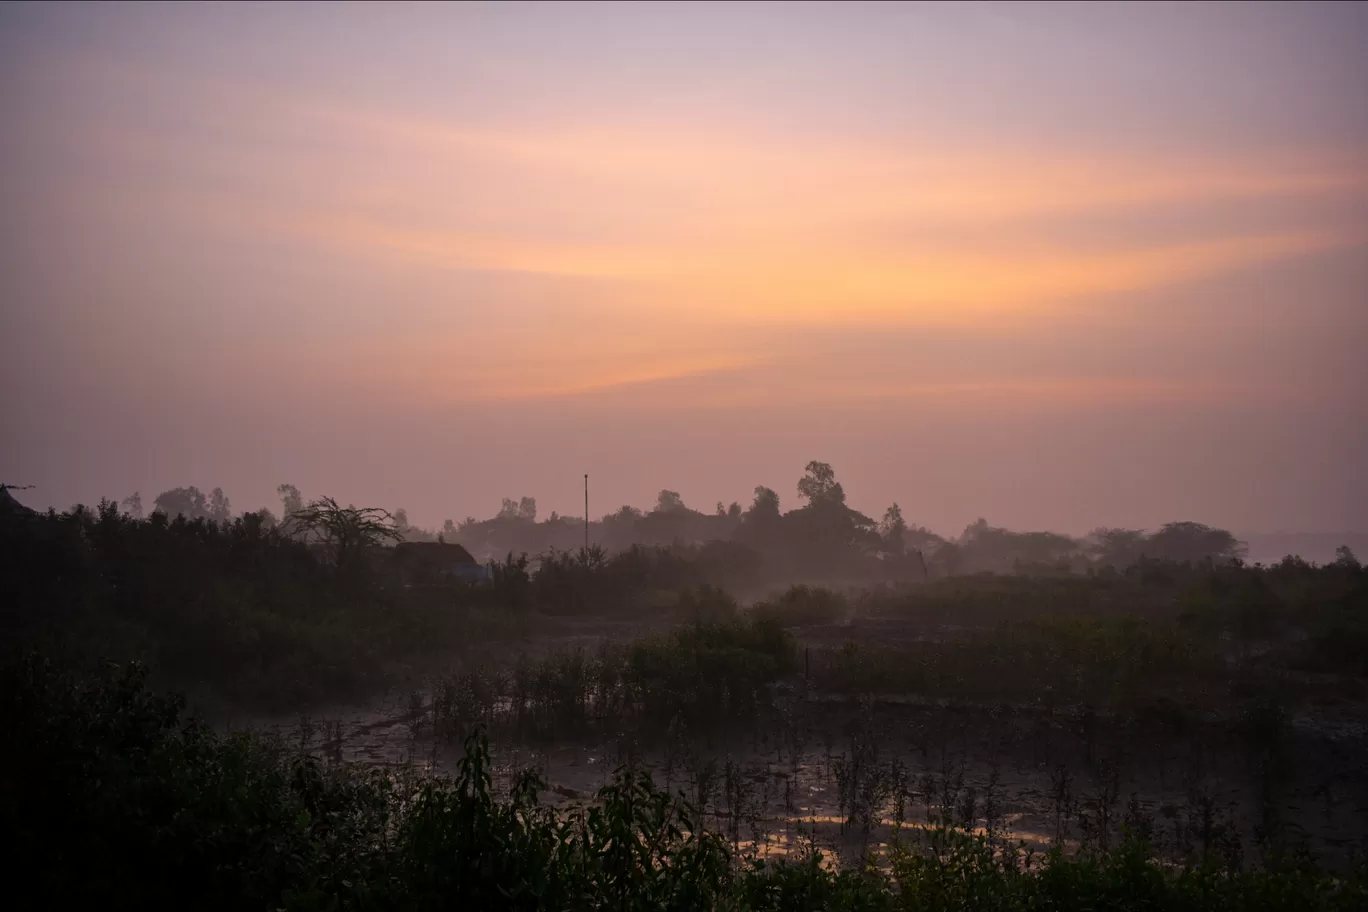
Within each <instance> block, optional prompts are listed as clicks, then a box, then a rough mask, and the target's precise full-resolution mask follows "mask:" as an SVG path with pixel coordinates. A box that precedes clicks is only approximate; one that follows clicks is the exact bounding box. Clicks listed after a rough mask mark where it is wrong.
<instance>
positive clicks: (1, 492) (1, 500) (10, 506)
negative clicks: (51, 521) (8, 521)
mask: <svg viewBox="0 0 1368 912" xmlns="http://www.w3.org/2000/svg"><path fill="white" fill-rule="evenodd" d="M37 512H38V511H37V510H33V509H30V508H29V507H26V506H24V505H23V504H21V503H20V502H19V501H17V500H15V499H14V495H13V494H11V493H10V492H9V488H7V487H5V486H4V485H0V513H6V514H17V515H23V516H32V515H34V514H35V513H37Z"/></svg>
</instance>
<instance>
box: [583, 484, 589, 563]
mask: <svg viewBox="0 0 1368 912" xmlns="http://www.w3.org/2000/svg"><path fill="white" fill-rule="evenodd" d="M584 560H585V561H586V562H588V560H589V473H588V472H585V473H584Z"/></svg>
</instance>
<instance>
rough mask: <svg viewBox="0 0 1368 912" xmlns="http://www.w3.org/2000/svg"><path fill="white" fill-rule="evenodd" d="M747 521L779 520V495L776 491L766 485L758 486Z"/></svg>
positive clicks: (748, 511) (747, 513)
mask: <svg viewBox="0 0 1368 912" xmlns="http://www.w3.org/2000/svg"><path fill="white" fill-rule="evenodd" d="M746 518H747V519H758V520H761V521H763V520H767V519H778V518H779V495H778V494H776V493H774V490H773V489H771V488H767V487H765V486H764V485H757V486H756V488H755V499H754V500H752V501H751V505H750V509H749V510H747V511H746Z"/></svg>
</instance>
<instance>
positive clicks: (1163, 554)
mask: <svg viewBox="0 0 1368 912" xmlns="http://www.w3.org/2000/svg"><path fill="white" fill-rule="evenodd" d="M277 493H278V494H279V496H280V516H279V517H278V518H277V517H276V516H275V514H274V513H273V512H272V511H271V510H269V509H262V510H259V511H256V515H257V516H259V517H260V519H261V521H262V522H263V524H264V525H265V526H266V527H267V528H273V527H275V526H276V525H277V524H279V525H280V527H281V529H282V531H283V532H285V533H286V534H288V535H292V536H295V537H298V538H299V539H300V540H302V541H308V542H312V543H314V544H316V545H319V546H324V547H326V548H327V549H329V550H330V551H336V552H337V554H336V555H334V556H333V559H344V556H345V554H346V553H347V552H348V551H349V549H353V548H354V547H358V546H357V545H356V543H355V537H356V535H360V536H361V538H362V539H364V541H365V542H366V543H367V544H380V543H384V542H393V541H399V540H403V541H414V542H424V541H426V542H437V541H444V542H449V543H454V544H460V545H462V546H464V547H465V548H466V549H467V550H469V551H470V553H471V554H472V555H474V556H475V558H476V559H477V560H480V561H482V562H489V561H500V560H503V559H505V558H508V557H513V556H517V555H524V554H525V555H529V556H531V557H532V558H533V559H534V560H535V559H537V558H545V557H547V556H549V555H554V554H556V553H558V552H570V553H573V552H578V551H581V550H582V549H583V548H584V546H585V544H586V526H585V522H584V518H583V517H580V516H562V515H560V514H558V513H555V512H552V513H551V514H550V515H548V516H546V517H544V518H540V514H539V511H538V509H537V501H536V498H534V497H531V496H527V495H522V496H517V497H512V496H510V497H504V498H503V499H502V503H501V505H500V508H499V510H498V512H497V513H496V514H495V515H493V516H491V517H489V518H487V519H478V518H476V517H467V518H466V519H464V520H461V521H456V520H453V519H447V520H446V521H445V522H444V523H443V524H442V527H441V528H440V529H436V530H429V529H424V528H420V527H418V526H416V525H414V524H413V523H411V522H410V520H409V515H408V510H407V509H406V508H404V507H402V506H400V507H396V508H395V509H394V510H393V511H392V512H387V511H384V510H373V511H367V510H358V509H357V508H356V507H355V506H347V507H344V506H342V505H340V504H338V503H337V502H335V501H333V500H331V499H329V498H323V499H321V500H314V501H311V502H307V503H306V501H305V498H304V495H303V494H302V493H301V492H300V489H299V488H298V487H297V486H295V485H293V484H288V483H286V484H281V485H279V487H278V488H277ZM793 493H794V494H795V495H796V502H795V506H793V507H792V508H791V509H789V510H787V511H785V510H784V509H783V505H782V499H781V497H780V495H779V493H778V492H776V491H774V490H773V489H771V488H768V487H765V486H757V487H756V488H755V490H754V492H753V497H752V500H751V502H750V504H748V505H746V506H744V507H743V506H742V505H741V504H739V503H731V504H729V505H727V504H724V503H723V502H721V501H718V502H717V503H716V506H715V508H714V509H713V510H712V511H710V512H704V511H702V510H698V509H695V508H693V507H691V506H690V505H688V504H686V503H685V501H684V498H683V497H682V496H681V495H680V493H679V492H678V491H674V490H671V489H669V488H664V489H662V490H661V491H660V492H659V494H658V495H657V496H656V500H655V503H654V504H653V505H652V506H651V507H650V508H649V509H641V508H639V507H636V506H633V505H631V504H624V505H622V506H621V507H618V508H617V509H615V510H613V511H611V512H609V513H606V514H604V515H602V516H600V517H598V518H597V519H593V520H591V521H590V522H589V523H588V528H587V543H588V544H589V545H590V546H591V547H594V548H597V549H602V550H603V551H604V552H605V553H607V554H613V553H618V552H623V551H626V550H628V549H631V548H633V547H637V546H645V547H656V548H667V549H676V550H680V551H692V552H697V551H699V550H700V549H703V548H705V547H711V548H713V550H717V549H718V548H727V549H730V550H731V551H732V552H733V560H734V562H737V563H738V564H744V565H754V566H759V565H763V566H764V567H765V568H766V573H765V575H766V576H767V577H770V578H774V579H778V578H787V579H794V580H801V579H811V580H823V581H829V582H835V581H842V580H848V581H856V580H868V579H882V580H888V581H899V580H902V581H917V580H926V579H931V578H940V577H946V576H954V575H958V574H973V573H1036V574H1039V573H1077V572H1084V571H1087V570H1090V569H1092V570H1098V569H1106V568H1112V569H1117V570H1120V569H1124V568H1126V567H1129V566H1132V565H1134V564H1136V563H1138V562H1140V561H1143V560H1146V559H1149V560H1162V561H1174V562H1191V563H1196V562H1216V563H1230V562H1235V561H1239V560H1242V559H1243V558H1244V557H1245V555H1246V549H1245V546H1244V544H1243V543H1242V542H1240V541H1239V540H1237V539H1236V537H1235V536H1234V535H1233V534H1232V533H1231V532H1229V531H1227V530H1224V529H1218V528H1213V527H1211V526H1208V525H1204V524H1202V523H1198V522H1193V521H1186V520H1184V521H1175V522H1171V523H1168V524H1166V525H1164V526H1162V527H1160V528H1159V529H1157V530H1152V531H1150V530H1143V529H1126V528H1098V529H1096V530H1094V531H1093V532H1092V533H1090V534H1088V535H1087V536H1084V537H1081V538H1080V537H1073V536H1069V535H1063V534H1060V533H1057V532H1048V531H1017V530H1012V529H1007V528H1003V527H1000V526H994V525H992V524H990V523H989V522H988V521H987V520H986V519H983V518H980V519H978V520H976V521H975V522H973V523H970V524H969V525H968V526H967V527H965V528H964V529H963V530H962V531H961V532H960V533H959V534H958V535H950V536H943V535H941V534H938V533H936V532H933V531H931V530H930V529H927V528H925V527H923V526H920V525H917V524H916V523H915V521H914V520H915V516H914V517H913V520H909V518H908V514H906V513H905V512H904V509H903V507H902V506H901V505H900V504H898V503H893V504H890V505H889V506H888V507H887V508H886V509H885V510H884V511H883V514H882V516H881V518H879V519H877V520H876V519H874V518H872V517H869V516H866V515H864V514H863V513H861V512H859V511H858V510H855V509H853V508H851V507H850V506H849V505H848V504H847V503H846V493H845V489H844V488H843V487H842V485H841V482H840V481H839V480H838V478H837V474H836V471H835V469H834V468H833V467H832V466H831V464H829V463H825V462H819V461H815V460H814V461H812V462H809V463H808V464H807V466H806V467H805V469H804V473H803V475H802V477H800V478H799V479H797V482H796V484H795V485H794V488H793ZM121 508H122V510H123V512H125V513H126V514H128V515H130V516H132V517H134V518H139V517H141V516H143V515H144V508H143V505H142V498H141V495H140V493H138V492H134V493H133V494H131V495H129V496H128V497H127V498H125V499H124V500H123V501H122V503H121ZM152 512H153V513H162V514H165V515H167V516H169V517H172V518H174V517H177V516H182V517H184V518H186V519H187V520H197V519H204V520H208V521H211V522H217V523H224V522H228V521H230V520H231V519H232V518H233V513H232V510H231V506H230V501H229V499H228V497H227V495H226V494H225V493H224V492H223V490H222V488H217V487H216V488H213V489H212V490H211V491H210V492H209V493H208V494H205V493H203V492H202V491H201V490H200V489H199V488H197V487H195V486H189V487H178V488H173V489H171V490H168V491H163V492H162V493H161V494H158V495H157V496H156V498H155V499H154V501H153V507H152Z"/></svg>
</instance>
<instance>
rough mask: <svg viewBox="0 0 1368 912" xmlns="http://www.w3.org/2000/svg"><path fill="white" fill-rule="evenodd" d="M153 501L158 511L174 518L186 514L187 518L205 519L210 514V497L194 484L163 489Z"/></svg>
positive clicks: (154, 507)
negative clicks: (186, 486)
mask: <svg viewBox="0 0 1368 912" xmlns="http://www.w3.org/2000/svg"><path fill="white" fill-rule="evenodd" d="M152 503H153V509H154V510H155V511H156V512H158V513H164V514H166V515H167V516H168V517H170V518H172V519H175V518H176V517H177V516H184V517H185V518H186V519H203V518H204V517H205V516H206V515H207V514H208V506H209V504H208V498H206V497H205V496H204V492H203V491H201V490H200V489H199V488H197V487H195V486H194V485H191V486H190V487H188V488H172V489H171V490H169V491H162V492H161V493H160V494H158V495H157V499H156V500H155V501H153V502H152Z"/></svg>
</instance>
